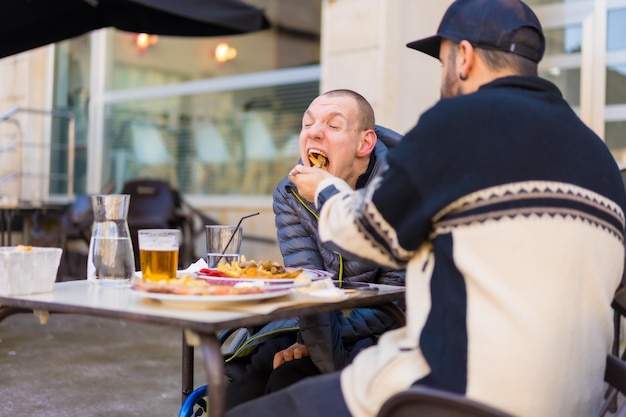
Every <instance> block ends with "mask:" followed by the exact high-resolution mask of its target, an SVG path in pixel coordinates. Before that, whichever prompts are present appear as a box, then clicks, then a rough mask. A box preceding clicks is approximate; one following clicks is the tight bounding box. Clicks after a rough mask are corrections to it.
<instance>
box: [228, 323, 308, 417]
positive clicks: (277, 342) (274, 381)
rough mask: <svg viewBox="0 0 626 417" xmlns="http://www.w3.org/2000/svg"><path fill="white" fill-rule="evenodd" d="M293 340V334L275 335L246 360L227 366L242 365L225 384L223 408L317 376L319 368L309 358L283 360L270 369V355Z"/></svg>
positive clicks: (290, 343)
mask: <svg viewBox="0 0 626 417" xmlns="http://www.w3.org/2000/svg"><path fill="white" fill-rule="evenodd" d="M295 341H296V338H295V334H288V335H282V336H277V337H275V338H273V339H270V340H268V341H267V342H265V343H263V344H262V345H261V346H259V349H258V350H257V351H256V352H255V353H253V354H252V355H251V356H250V357H249V358H248V362H247V363H245V364H242V363H238V364H235V363H233V364H229V365H227V367H234V366H245V368H244V370H243V372H242V373H240V374H239V375H237V376H235V377H234V379H233V380H232V382H231V383H230V384H228V385H227V387H226V409H231V408H233V407H235V406H237V405H239V404H242V403H244V402H246V401H250V400H253V399H255V398H258V397H261V396H263V395H265V394H268V393H271V392H274V391H278V390H280V389H283V388H285V387H288V386H289V385H292V384H294V383H296V382H298V381H301V380H302V379H304V378H307V377H310V376H315V375H319V373H320V372H319V370H318V369H317V367H316V366H315V364H314V363H313V361H312V360H311V358H309V357H306V358H303V359H296V360H293V361H290V362H285V363H284V364H282V365H281V366H279V367H278V368H276V369H273V361H274V354H275V353H276V352H278V351H280V350H283V349H286V348H287V347H289V346H291V345H292V344H294V343H295ZM230 373H231V374H232V373H235V372H230Z"/></svg>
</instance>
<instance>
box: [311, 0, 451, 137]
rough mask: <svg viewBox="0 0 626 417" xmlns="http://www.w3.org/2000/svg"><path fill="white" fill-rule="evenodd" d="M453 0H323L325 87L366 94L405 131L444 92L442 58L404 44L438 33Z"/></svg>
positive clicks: (382, 119) (385, 121) (384, 118)
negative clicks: (441, 68) (440, 61)
mask: <svg viewBox="0 0 626 417" xmlns="http://www.w3.org/2000/svg"><path fill="white" fill-rule="evenodd" d="M450 3H451V1H449V0H445V1H441V0H439V1H432V0H323V3H322V50H321V63H322V64H321V66H322V79H321V86H320V89H321V90H322V91H327V90H331V89H334V88H350V89H353V90H355V91H357V92H359V93H361V94H363V96H365V98H367V99H368V100H369V101H370V102H371V103H372V105H373V106H374V110H375V112H376V119H377V123H379V124H381V125H384V126H387V127H389V128H392V129H395V130H397V131H399V132H401V133H405V132H406V131H407V130H409V129H410V128H411V127H413V125H414V124H415V123H416V121H417V119H418V116H419V114H421V113H422V112H423V111H424V110H426V109H427V108H428V107H430V106H431V105H432V104H434V103H435V102H436V101H437V100H438V98H439V85H440V74H441V70H440V64H439V61H438V60H436V59H433V58H431V57H428V56H426V55H424V54H422V53H419V52H417V51H414V50H411V49H409V48H407V47H406V46H405V45H406V44H407V43H408V42H410V41H413V40H415V39H418V38H421V37H425V36H430V35H433V34H434V33H435V32H436V30H437V27H438V25H439V20H440V18H441V16H442V15H443V13H444V11H445V9H446V8H447V7H448V5H449V4H450Z"/></svg>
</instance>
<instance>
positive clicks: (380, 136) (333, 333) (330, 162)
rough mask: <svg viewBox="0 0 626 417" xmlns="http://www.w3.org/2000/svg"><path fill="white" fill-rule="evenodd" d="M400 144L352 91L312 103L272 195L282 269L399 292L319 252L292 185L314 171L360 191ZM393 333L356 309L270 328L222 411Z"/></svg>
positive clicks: (306, 206) (311, 213)
mask: <svg viewBox="0 0 626 417" xmlns="http://www.w3.org/2000/svg"><path fill="white" fill-rule="evenodd" d="M400 137H401V136H400V135H399V134H397V133H396V132H393V131H390V130H389V129H385V128H382V127H380V126H376V125H375V121H374V111H373V109H372V107H371V105H370V104H369V103H368V102H367V100H366V99H365V98H364V97H362V96H361V95H360V94H358V93H356V92H354V91H352V90H333V91H329V92H327V93H324V94H322V95H320V96H319V97H317V98H316V99H314V100H313V101H312V102H311V104H310V105H309V107H308V108H307V110H306V111H305V113H304V115H303V117H302V127H301V131H300V136H299V148H300V161H299V164H298V165H296V166H295V167H294V168H293V169H292V170H291V171H290V172H289V175H288V176H287V177H286V178H284V179H283V180H282V181H281V182H280V183H279V184H278V186H277V187H276V190H275V191H274V195H273V198H274V207H273V208H274V214H275V216H276V217H275V222H276V229H277V234H278V243H279V245H280V250H281V253H282V255H283V258H284V264H285V266H289V267H302V268H308V269H318V270H325V271H330V272H333V273H334V279H336V280H340V281H342V282H344V281H345V282H366V283H381V284H390V285H404V270H394V269H388V268H380V267H376V266H374V265H372V264H367V263H364V262H361V261H355V260H347V259H344V258H343V257H342V256H341V255H339V254H338V253H336V252H335V251H333V250H331V249H330V248H327V247H324V246H323V245H322V244H321V241H320V239H319V238H318V223H317V222H318V212H317V209H316V208H315V205H314V204H313V203H312V202H310V201H306V200H305V199H303V198H302V197H301V196H300V195H299V194H298V192H297V190H296V187H295V186H294V184H293V182H292V180H293V178H294V176H297V175H298V173H299V170H300V169H305V168H304V167H307V168H306V169H308V168H315V169H314V170H313V171H315V173H316V175H320V176H329V177H333V176H335V177H339V178H342V179H343V180H344V181H346V182H347V183H348V184H350V185H351V186H352V188H354V189H359V188H363V187H365V186H366V185H367V184H368V183H369V182H370V181H371V180H372V179H373V178H374V177H375V176H376V175H377V174H378V173H379V172H381V171H382V170H383V168H384V167H385V166H386V165H385V159H386V154H387V149H388V145H389V147H391V146H395V144H396V142H397V141H398V140H399V138H400ZM386 143H387V144H388V145H387V144H386ZM394 326H395V323H394V322H393V320H391V319H390V318H389V317H388V316H386V315H385V314H383V313H382V312H380V311H377V310H374V309H355V310H353V311H352V312H351V314H350V316H349V317H345V318H344V317H343V316H342V315H341V313H329V314H324V315H320V316H315V317H312V318H306V319H304V318H303V319H302V320H300V321H299V322H298V320H297V319H293V320H285V321H281V322H272V323H269V324H268V325H266V326H265V327H264V328H263V329H261V330H260V331H258V332H257V333H255V334H254V335H253V337H252V339H253V340H263V341H264V342H263V343H262V344H260V346H259V347H258V350H256V352H255V353H254V354H253V355H251V356H250V357H249V358H248V359H249V361H250V362H249V364H248V365H247V367H246V369H245V372H244V374H243V376H240V377H238V378H236V379H235V380H234V381H232V382H231V384H229V385H228V388H227V407H228V408H231V407H233V406H235V405H237V404H239V403H241V402H245V401H248V400H250V399H253V398H255V397H259V396H261V395H263V394H264V393H267V392H272V391H275V390H278V389H280V388H282V387H284V386H286V385H289V384H292V383H294V382H296V381H298V380H300V379H303V378H305V377H308V376H311V375H317V374H320V373H327V372H332V371H335V370H339V369H343V368H344V367H345V366H346V365H347V364H348V363H350V362H351V361H352V358H353V357H354V356H355V355H356V353H357V352H359V351H361V350H362V349H363V348H364V347H367V346H370V345H372V344H374V343H375V340H376V337H377V336H378V335H380V334H382V333H383V332H385V331H386V330H389V329H391V328H392V327H394ZM298 330H300V331H298ZM268 336H271V337H269V340H268ZM229 366H231V365H228V366H227V368H228V367H229ZM274 368H276V369H274Z"/></svg>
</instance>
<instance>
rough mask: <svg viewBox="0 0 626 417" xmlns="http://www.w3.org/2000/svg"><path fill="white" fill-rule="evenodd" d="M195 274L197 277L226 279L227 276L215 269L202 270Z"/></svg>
mask: <svg viewBox="0 0 626 417" xmlns="http://www.w3.org/2000/svg"><path fill="white" fill-rule="evenodd" d="M197 273H198V275H204V276H207V277H227V276H228V275H226V274H225V273H224V272H222V271H218V270H217V269H209V268H202V269H201V270H199V271H198V272H197Z"/></svg>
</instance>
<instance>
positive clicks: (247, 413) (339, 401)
mask: <svg viewBox="0 0 626 417" xmlns="http://www.w3.org/2000/svg"><path fill="white" fill-rule="evenodd" d="M272 416H290V417H326V416H333V417H350V411H349V410H348V407H347V406H346V402H345V400H344V399H343V395H342V393H341V383H340V372H334V373H332V374H324V375H319V376H316V377H312V378H306V379H304V380H302V381H300V382H298V383H296V384H293V385H291V386H289V387H287V388H285V389H283V390H280V391H276V392H274V393H271V394H269V395H265V396H263V397H261V398H258V399H256V400H254V401H249V402H247V403H245V404H242V405H240V406H238V407H235V408H233V409H232V410H230V411H228V412H227V413H226V417H272Z"/></svg>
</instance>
